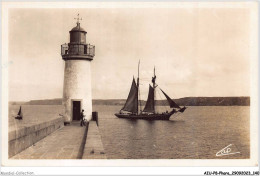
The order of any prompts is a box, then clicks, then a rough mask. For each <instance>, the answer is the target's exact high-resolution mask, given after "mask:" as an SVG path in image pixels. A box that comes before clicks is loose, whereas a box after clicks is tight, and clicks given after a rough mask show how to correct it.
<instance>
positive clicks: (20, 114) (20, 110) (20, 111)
mask: <svg viewBox="0 0 260 176" xmlns="http://www.w3.org/2000/svg"><path fill="white" fill-rule="evenodd" d="M17 115H19V116H23V114H22V107H21V106H20V109H19V112H18V114H17Z"/></svg>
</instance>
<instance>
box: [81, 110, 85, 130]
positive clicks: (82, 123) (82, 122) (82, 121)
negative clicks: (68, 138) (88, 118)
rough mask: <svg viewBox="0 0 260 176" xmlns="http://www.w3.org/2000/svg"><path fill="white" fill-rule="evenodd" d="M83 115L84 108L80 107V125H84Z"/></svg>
mask: <svg viewBox="0 0 260 176" xmlns="http://www.w3.org/2000/svg"><path fill="white" fill-rule="evenodd" d="M84 117H85V115H84V109H82V111H81V112H80V120H81V121H80V126H83V125H85V121H84V120H85V119H84Z"/></svg>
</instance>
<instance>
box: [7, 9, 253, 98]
mask: <svg viewBox="0 0 260 176" xmlns="http://www.w3.org/2000/svg"><path fill="white" fill-rule="evenodd" d="M78 13H79V14H80V17H81V18H82V19H83V20H82V21H80V23H81V27H83V28H84V29H85V30H86V31H87V43H90V44H93V45H95V46H96V54H95V57H94V60H93V61H92V62H91V72H92V75H91V78H92V96H93V99H125V98H127V95H128V93H129V90H130V86H131V82H132V78H133V76H135V77H136V76H137V67H138V61H139V60H140V79H141V87H140V89H141V97H143V99H146V97H147V95H146V94H147V92H148V85H149V83H151V77H152V76H153V68H154V66H155V67H156V75H157V83H158V85H159V86H160V88H162V89H163V90H164V91H165V92H167V94H168V95H169V96H170V97H171V98H181V97H190V96H193V97H196V96H207V97H211V96H249V95H250V86H249V85H250V72H249V70H250V53H249V43H250V40H249V39H250V33H249V32H250V29H249V22H250V18H249V17H250V16H249V11H248V10H247V9H244V8H160V9H157V8H114V9H113V8H109V9H108V8H94V9H93V8H91V9H90V8H89V9H88V8H85V9H55V8H54V9H40V8H38V9H36V8H35V9H10V11H9V18H8V19H9V20H8V28H9V29H8V37H9V46H8V47H9V48H8V60H9V67H8V68H9V78H8V84H9V85H8V86H9V100H10V101H28V100H35V99H51V98H61V97H62V94H63V77H64V66H65V63H64V61H63V60H62V58H61V55H60V47H61V44H63V43H68V42H69V31H70V30H71V29H72V28H73V27H75V26H76V20H74V18H75V17H77V14H78Z"/></svg>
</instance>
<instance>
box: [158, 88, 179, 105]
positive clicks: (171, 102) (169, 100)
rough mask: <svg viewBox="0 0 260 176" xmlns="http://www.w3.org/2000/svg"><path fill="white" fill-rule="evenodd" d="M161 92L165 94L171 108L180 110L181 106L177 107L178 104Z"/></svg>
mask: <svg viewBox="0 0 260 176" xmlns="http://www.w3.org/2000/svg"><path fill="white" fill-rule="evenodd" d="M161 91H162V93H163V94H164V96H165V97H166V98H167V101H168V103H169V105H170V107H171V108H180V106H179V105H177V103H175V102H174V101H173V100H172V99H171V98H170V97H169V96H168V95H167V94H166V93H165V92H164V91H163V90H162V89H161Z"/></svg>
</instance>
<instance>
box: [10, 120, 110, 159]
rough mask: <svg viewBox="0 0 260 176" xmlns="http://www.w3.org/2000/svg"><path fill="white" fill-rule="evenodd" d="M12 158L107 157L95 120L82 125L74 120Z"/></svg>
mask: <svg viewBox="0 0 260 176" xmlns="http://www.w3.org/2000/svg"><path fill="white" fill-rule="evenodd" d="M10 159H106V155H105V151H104V148H103V144H102V140H101V134H100V132H99V129H98V126H97V124H96V122H95V121H90V122H89V124H88V125H87V126H84V127H81V126H80V122H79V121H76V122H74V121H73V122H72V123H71V125H69V126H64V127H62V128H60V129H58V130H56V131H55V132H53V133H52V134H50V135H49V136H47V137H45V138H43V139H42V140H40V141H38V142H37V143H35V144H33V145H32V146H31V147H29V148H27V149H25V150H24V151H22V152H20V153H18V154H16V155H15V156H13V157H11V158H10Z"/></svg>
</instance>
